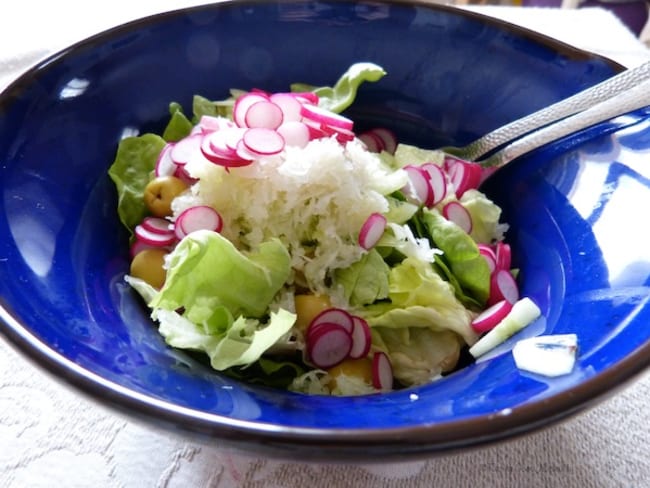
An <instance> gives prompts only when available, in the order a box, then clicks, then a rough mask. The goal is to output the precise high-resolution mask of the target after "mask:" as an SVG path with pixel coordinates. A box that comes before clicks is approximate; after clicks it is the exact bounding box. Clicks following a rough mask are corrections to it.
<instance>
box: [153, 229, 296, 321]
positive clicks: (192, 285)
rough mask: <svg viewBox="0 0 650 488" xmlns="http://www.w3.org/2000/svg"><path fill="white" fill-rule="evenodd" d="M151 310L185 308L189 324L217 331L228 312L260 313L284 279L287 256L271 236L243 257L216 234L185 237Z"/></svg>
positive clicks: (280, 245)
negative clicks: (206, 325) (193, 323)
mask: <svg viewBox="0 0 650 488" xmlns="http://www.w3.org/2000/svg"><path fill="white" fill-rule="evenodd" d="M168 266H169V269H168V271H167V279H166V281H165V285H164V286H163V287H162V289H161V290H160V293H158V295H156V297H155V298H154V300H152V301H151V302H150V303H149V306H151V307H152V308H154V309H159V308H162V309H166V310H176V309H178V308H180V307H183V308H184V309H185V313H184V315H185V317H186V318H188V319H189V320H191V321H192V322H195V323H204V322H205V323H206V324H209V328H210V329H214V330H219V329H222V328H223V326H224V324H226V326H228V325H230V324H227V322H228V321H229V316H231V317H237V316H240V315H242V316H245V317H257V318H259V317H262V316H263V315H264V314H265V313H266V312H267V309H268V308H269V305H270V304H271V301H272V300H273V298H274V297H275V295H276V293H277V292H278V291H279V290H280V288H282V286H283V284H284V283H285V281H286V280H287V279H288V277H289V272H290V256H289V253H288V252H287V249H286V248H285V247H284V245H283V244H282V243H281V242H280V241H279V240H277V239H273V240H270V241H268V242H265V243H263V244H262V245H261V246H260V248H259V249H258V250H257V251H255V252H251V253H249V254H248V255H244V254H243V253H242V252H240V251H238V250H237V249H236V248H235V246H234V245H233V244H232V243H231V242H230V241H229V240H227V239H226V238H225V237H223V236H221V235H220V234H218V233H216V232H210V231H197V232H193V233H191V234H189V235H187V236H186V237H185V238H184V239H183V240H182V241H181V242H180V243H179V244H178V245H177V246H176V248H175V249H174V250H173V251H172V253H171V254H170V255H169V259H168Z"/></svg>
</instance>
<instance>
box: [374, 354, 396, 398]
mask: <svg viewBox="0 0 650 488" xmlns="http://www.w3.org/2000/svg"><path fill="white" fill-rule="evenodd" d="M372 385H373V386H374V387H375V388H377V389H378V390H381V391H390V390H392V389H393V366H392V365H391V364H390V359H388V356H387V355H386V354H385V353H383V352H381V351H379V352H376V353H375V354H374V355H373V357H372Z"/></svg>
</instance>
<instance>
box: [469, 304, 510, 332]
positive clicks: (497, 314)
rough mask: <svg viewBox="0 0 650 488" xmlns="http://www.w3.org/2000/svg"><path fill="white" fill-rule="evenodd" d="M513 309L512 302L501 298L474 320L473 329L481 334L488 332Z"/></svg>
mask: <svg viewBox="0 0 650 488" xmlns="http://www.w3.org/2000/svg"><path fill="white" fill-rule="evenodd" d="M510 310H512V303H510V302H509V301H507V300H501V301H500V302H497V303H495V304H494V305H492V306H491V307H488V308H487V309H486V310H484V311H483V312H482V313H480V314H479V315H478V316H477V317H476V318H475V319H474V320H472V329H474V331H475V332H478V333H479V334H482V333H484V332H487V331H489V330H491V329H493V328H494V327H496V325H497V324H498V323H499V322H501V321H502V320H503V319H504V318H506V315H508V314H509V313H510Z"/></svg>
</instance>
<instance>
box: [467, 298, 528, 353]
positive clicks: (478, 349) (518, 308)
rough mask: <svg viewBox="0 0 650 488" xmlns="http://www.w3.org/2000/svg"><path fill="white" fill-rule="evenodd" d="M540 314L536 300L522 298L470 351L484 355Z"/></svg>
mask: <svg viewBox="0 0 650 488" xmlns="http://www.w3.org/2000/svg"><path fill="white" fill-rule="evenodd" d="M540 315H541V311H540V309H539V307H538V306H537V305H536V304H535V302H533V301H532V300H531V299H530V298H528V297H525V298H522V299H521V300H519V301H517V303H515V304H514V305H513V307H512V310H510V313H508V315H506V317H505V318H504V319H503V320H502V321H501V322H499V323H498V324H497V325H496V326H495V327H494V328H493V329H492V330H491V331H489V332H488V333H487V334H485V335H484V336H483V337H481V338H480V339H479V340H478V342H477V343H476V344H474V345H473V346H472V347H470V349H469V353H470V354H471V355H472V356H474V357H475V358H478V357H480V356H482V355H483V354H485V353H486V352H488V351H491V350H492V349H494V348H495V347H497V346H498V345H499V344H501V343H502V342H504V341H506V340H507V339H508V338H510V337H511V336H512V335H514V334H516V333H517V332H519V331H520V330H521V329H523V328H524V327H526V326H527V325H528V324H530V323H531V322H533V321H534V320H536V319H537V318H538V317H539V316H540Z"/></svg>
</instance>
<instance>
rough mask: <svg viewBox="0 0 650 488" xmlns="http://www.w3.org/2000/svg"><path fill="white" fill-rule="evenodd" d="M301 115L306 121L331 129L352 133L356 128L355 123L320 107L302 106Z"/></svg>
mask: <svg viewBox="0 0 650 488" xmlns="http://www.w3.org/2000/svg"><path fill="white" fill-rule="evenodd" d="M300 115H302V116H303V117H305V118H306V119H309V120H312V121H314V122H317V123H318V124H325V125H328V126H330V127H336V128H339V129H345V130H349V131H351V130H352V128H353V127H354V122H352V120H350V119H348V118H347V117H344V116H342V115H339V114H337V113H334V112H330V111H329V110H326V109H324V108H321V107H319V106H318V105H309V104H307V105H302V106H301V107H300Z"/></svg>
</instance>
